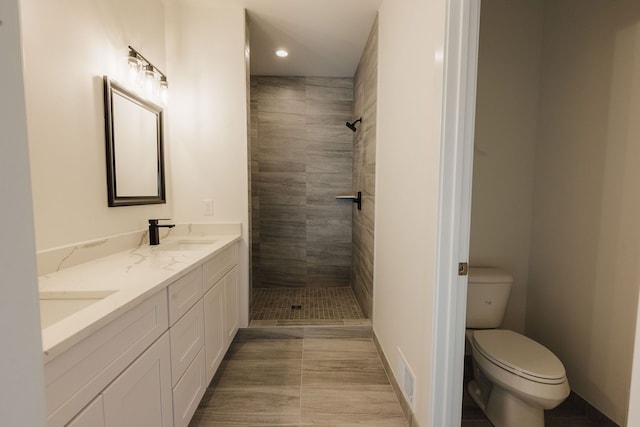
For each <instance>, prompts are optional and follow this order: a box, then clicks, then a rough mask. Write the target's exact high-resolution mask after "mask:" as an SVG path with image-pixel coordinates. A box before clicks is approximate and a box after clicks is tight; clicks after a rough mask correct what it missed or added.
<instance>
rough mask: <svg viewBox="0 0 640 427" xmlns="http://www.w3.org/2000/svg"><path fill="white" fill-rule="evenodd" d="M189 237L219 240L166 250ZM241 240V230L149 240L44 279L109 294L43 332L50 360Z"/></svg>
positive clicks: (46, 284)
mask: <svg viewBox="0 0 640 427" xmlns="http://www.w3.org/2000/svg"><path fill="white" fill-rule="evenodd" d="M184 240H189V241H193V240H204V241H214V242H213V243H208V244H202V245H196V246H202V247H201V248H199V247H197V248H190V250H186V251H172V250H165V249H166V248H168V247H170V246H171V245H172V244H175V243H176V242H178V241H184ZM238 240H240V233H239V232H238V233H233V232H232V233H229V234H215V235H199V236H197V237H196V236H184V235H177V236H169V237H166V238H164V239H162V240H161V243H160V245H158V246H149V245H148V244H143V245H140V246H137V247H135V248H132V249H129V250H125V251H121V252H117V253H114V254H111V255H108V256H104V257H101V258H98V259H95V260H93V261H89V262H85V263H82V264H79V265H75V266H73V267H70V268H66V269H63V270H60V271H56V272H53V273H49V274H46V275H42V276H40V277H39V287H40V292H41V294H44V293H47V292H53V293H60V292H69V293H74V294H76V296H77V295H78V293H82V292H87V294H91V293H95V292H98V293H102V292H113V291H115V292H113V293H112V294H110V295H109V296H107V297H106V298H104V299H102V300H100V301H98V302H96V303H94V304H92V305H90V306H88V307H86V308H84V309H82V310H80V311H78V312H76V313H74V314H72V315H71V316H69V317H67V318H65V319H62V320H60V321H58V322H56V323H53V324H52V325H50V326H48V327H46V328H45V329H43V330H42V347H43V353H44V362H45V363H47V362H48V361H50V360H52V359H53V358H55V357H57V356H58V355H60V354H61V353H63V352H64V351H66V350H67V349H69V348H70V347H71V346H73V345H74V344H76V343H78V342H79V341H81V340H82V339H84V338H86V337H87V336H89V335H91V334H92V333H94V332H95V331H97V330H98V329H100V328H101V327H103V326H105V325H106V324H108V323H109V322H111V321H112V320H113V319H115V318H117V317H118V316H120V315H121V314H122V313H124V312H126V311H127V310H129V309H131V308H133V307H134V306H136V305H138V304H139V303H140V302H142V301H144V300H145V299H147V298H148V297H150V296H152V295H153V294H155V293H156V292H159V291H161V290H162V289H164V288H166V287H167V286H168V285H169V284H171V283H172V282H174V281H175V280H176V279H178V278H180V277H181V276H183V275H185V274H187V273H188V272H189V271H191V270H193V269H194V268H196V267H198V266H199V265H201V264H202V263H204V262H205V261H207V260H208V259H210V258H212V257H213V256H215V255H216V254H217V253H219V252H220V251H222V250H223V249H225V248H227V247H228V246H230V245H232V244H233V243H235V242H236V241H238Z"/></svg>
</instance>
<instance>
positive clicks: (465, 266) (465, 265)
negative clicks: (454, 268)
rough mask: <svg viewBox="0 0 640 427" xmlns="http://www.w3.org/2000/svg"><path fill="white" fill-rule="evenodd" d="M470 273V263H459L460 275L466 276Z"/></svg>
mask: <svg viewBox="0 0 640 427" xmlns="http://www.w3.org/2000/svg"><path fill="white" fill-rule="evenodd" d="M468 273H469V263H467V262H459V263H458V276H466V275H467V274H468Z"/></svg>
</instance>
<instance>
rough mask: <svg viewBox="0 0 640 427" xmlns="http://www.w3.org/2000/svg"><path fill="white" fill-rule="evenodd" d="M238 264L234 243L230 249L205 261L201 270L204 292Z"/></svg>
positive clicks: (236, 246) (236, 249)
mask: <svg viewBox="0 0 640 427" xmlns="http://www.w3.org/2000/svg"><path fill="white" fill-rule="evenodd" d="M237 263H238V244H237V243H235V244H233V245H232V246H231V247H229V248H227V249H225V250H224V251H222V252H220V253H219V254H218V255H216V256H215V257H214V258H213V259H211V260H209V261H207V262H206V263H205V264H204V266H203V268H204V270H203V277H204V291H205V292H206V291H208V290H209V289H211V287H212V286H213V285H215V284H216V283H217V282H218V280H220V279H222V278H223V277H224V275H225V274H226V273H227V272H228V271H229V270H231V269H232V268H233V266H234V265H236V264H237Z"/></svg>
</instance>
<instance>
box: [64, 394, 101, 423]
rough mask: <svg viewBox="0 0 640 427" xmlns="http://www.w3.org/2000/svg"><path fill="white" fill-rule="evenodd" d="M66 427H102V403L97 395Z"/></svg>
mask: <svg viewBox="0 0 640 427" xmlns="http://www.w3.org/2000/svg"><path fill="white" fill-rule="evenodd" d="M67 427H104V401H103V398H102V395H99V396H98V397H96V398H95V399H93V400H92V401H91V403H89V404H88V405H87V407H86V408H84V409H83V410H82V412H80V413H79V414H78V415H76V417H75V418H74V419H72V420H71V422H70V423H69V424H67Z"/></svg>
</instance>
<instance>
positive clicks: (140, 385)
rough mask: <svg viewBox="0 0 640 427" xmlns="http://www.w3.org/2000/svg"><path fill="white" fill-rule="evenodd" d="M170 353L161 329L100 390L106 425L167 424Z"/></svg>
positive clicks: (169, 414) (169, 416) (167, 426)
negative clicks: (111, 381)
mask: <svg viewBox="0 0 640 427" xmlns="http://www.w3.org/2000/svg"><path fill="white" fill-rule="evenodd" d="M170 359H171V356H170V348H169V334H168V333H166V332H165V334H164V335H162V337H160V338H159V339H158V341H156V342H155V343H154V344H153V345H152V346H151V347H149V348H148V349H147V350H146V351H145V352H144V353H142V355H141V356H140V357H139V358H138V359H136V360H135V361H134V362H133V363H132V364H131V366H129V367H128V368H127V369H126V370H125V371H124V372H123V373H122V374H120V376H118V377H117V378H116V379H115V380H114V381H113V383H111V385H110V386H109V387H107V388H106V389H105V390H104V392H103V397H104V413H105V426H106V427H129V426H130V427H147V426H148V427H170V426H172V425H173V407H172V402H171V360H170Z"/></svg>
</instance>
